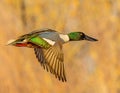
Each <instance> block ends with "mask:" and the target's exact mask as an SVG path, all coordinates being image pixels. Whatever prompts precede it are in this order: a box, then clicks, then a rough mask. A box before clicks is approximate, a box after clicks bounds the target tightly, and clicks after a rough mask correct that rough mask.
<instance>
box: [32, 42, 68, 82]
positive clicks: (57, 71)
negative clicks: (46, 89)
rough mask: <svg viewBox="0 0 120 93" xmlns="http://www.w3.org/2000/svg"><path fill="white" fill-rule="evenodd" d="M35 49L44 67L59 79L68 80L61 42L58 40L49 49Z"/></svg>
mask: <svg viewBox="0 0 120 93" xmlns="http://www.w3.org/2000/svg"><path fill="white" fill-rule="evenodd" d="M34 51H35V54H36V57H37V58H38V61H39V62H40V63H41V65H42V66H43V67H44V69H46V70H47V71H49V72H51V73H52V74H54V75H55V77H56V78H58V79H59V80H62V81H63V82H64V81H66V76H65V71H64V63H63V59H64V58H63V51H62V45H61V44H60V43H58V42H57V43H55V44H54V45H53V46H52V47H50V48H48V49H42V48H34Z"/></svg>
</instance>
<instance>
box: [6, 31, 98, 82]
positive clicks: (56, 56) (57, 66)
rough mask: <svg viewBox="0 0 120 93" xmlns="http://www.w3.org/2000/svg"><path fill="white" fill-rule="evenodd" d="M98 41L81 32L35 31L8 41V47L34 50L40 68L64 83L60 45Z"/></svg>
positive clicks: (62, 57) (64, 76)
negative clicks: (70, 42)
mask: <svg viewBox="0 0 120 93" xmlns="http://www.w3.org/2000/svg"><path fill="white" fill-rule="evenodd" d="M80 40H88V41H98V40H97V39H95V38H92V37H90V36H87V35H85V34H84V33H83V32H71V33H68V34H62V33H59V32H57V31H55V30H52V29H43V30H35V31H32V32H30V33H28V34H25V35H22V36H20V37H18V38H17V39H16V40H10V41H8V45H13V46H17V47H29V48H34V52H35V55H36V58H37V59H38V61H39V62H40V64H41V66H42V67H43V68H44V69H46V70H47V71H49V72H51V73H52V74H54V75H55V77H56V78H58V79H59V80H61V81H63V82H65V81H66V75H65V70H64V56H63V50H62V45H63V44H64V43H66V42H69V41H80Z"/></svg>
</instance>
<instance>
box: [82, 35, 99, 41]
mask: <svg viewBox="0 0 120 93" xmlns="http://www.w3.org/2000/svg"><path fill="white" fill-rule="evenodd" d="M84 40H88V41H98V40H97V39H95V38H92V37H90V36H87V35H85V38H84Z"/></svg>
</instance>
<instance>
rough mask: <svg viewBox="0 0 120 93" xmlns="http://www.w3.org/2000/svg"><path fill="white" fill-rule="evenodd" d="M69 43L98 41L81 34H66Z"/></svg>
mask: <svg viewBox="0 0 120 93" xmlns="http://www.w3.org/2000/svg"><path fill="white" fill-rule="evenodd" d="M68 36H69V39H70V41H79V40H87V41H98V40H97V39H95V38H93V37H90V36H88V35H86V34H84V33H83V32H71V33H69V34H68Z"/></svg>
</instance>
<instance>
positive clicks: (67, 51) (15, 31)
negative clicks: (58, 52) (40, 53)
mask: <svg viewBox="0 0 120 93" xmlns="http://www.w3.org/2000/svg"><path fill="white" fill-rule="evenodd" d="M43 28H51V29H54V30H57V31H58V32H62V33H69V32H74V31H82V32H84V33H86V34H87V35H90V36H92V37H95V38H97V39H98V40H99V41H98V42H88V41H81V42H70V43H67V44H65V45H64V49H63V50H64V56H65V61H64V63H65V71H66V77H67V82H66V83H63V82H61V81H58V80H57V79H56V78H55V77H54V76H53V75H52V74H50V73H48V72H46V71H45V70H43V68H42V67H41V66H40V64H39V62H38V61H37V59H36V57H35V54H34V51H33V49H30V48H18V47H13V46H6V42H7V41H8V40H10V39H14V38H17V37H18V36H20V35H23V34H26V33H29V32H31V31H33V30H36V29H43ZM119 55H120V0H0V93H120V61H119V57H120V56H119Z"/></svg>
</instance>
